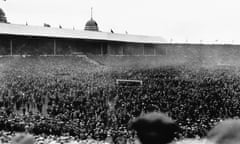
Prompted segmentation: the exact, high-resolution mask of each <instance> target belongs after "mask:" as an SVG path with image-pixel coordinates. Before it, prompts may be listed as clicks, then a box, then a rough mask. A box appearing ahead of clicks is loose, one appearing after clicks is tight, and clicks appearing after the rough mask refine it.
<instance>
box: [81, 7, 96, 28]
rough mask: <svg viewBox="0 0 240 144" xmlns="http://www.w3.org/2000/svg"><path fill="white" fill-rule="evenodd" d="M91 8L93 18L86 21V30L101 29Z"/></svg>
mask: <svg viewBox="0 0 240 144" xmlns="http://www.w3.org/2000/svg"><path fill="white" fill-rule="evenodd" d="M92 15H93V14H92V8H91V19H90V20H89V21H88V22H87V23H86V25H85V28H84V30H87V31H99V29H98V24H97V22H96V21H95V20H94V19H93V16H92Z"/></svg>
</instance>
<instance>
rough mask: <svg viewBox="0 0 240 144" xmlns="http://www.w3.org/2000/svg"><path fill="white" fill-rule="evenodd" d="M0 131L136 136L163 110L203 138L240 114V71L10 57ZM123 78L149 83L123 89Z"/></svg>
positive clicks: (0, 99)
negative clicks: (141, 123)
mask: <svg viewBox="0 0 240 144" xmlns="http://www.w3.org/2000/svg"><path fill="white" fill-rule="evenodd" d="M2 67H4V70H1V71H0V73H1V83H2V86H1V91H0V106H1V111H0V117H1V118H0V130H4V131H9V132H16V131H28V132H30V133H33V134H36V135H42V134H44V135H55V136H62V135H65V134H67V135H69V136H73V137H75V138H77V139H79V140H85V139H90V138H91V139H95V140H98V141H102V140H106V139H108V138H109V137H111V138H112V141H119V139H127V140H131V139H133V138H134V137H135V133H134V131H132V130H130V129H129V128H128V124H129V122H130V121H131V119H133V118H135V117H137V116H139V115H141V114H142V113H146V112H150V111H162V112H164V113H167V114H168V115H169V116H170V117H172V118H173V119H175V120H176V121H177V123H178V125H180V126H181V128H182V131H181V132H180V134H179V137H180V138H182V137H202V136H205V135H206V132H207V131H208V130H209V129H210V128H211V127H212V126H213V125H215V124H216V123H217V122H219V121H221V120H222V119H226V118H237V117H238V116H240V105H239V100H240V97H239V95H240V81H239V79H240V76H239V74H238V72H239V70H238V69H237V68H234V67H227V68H212V69H209V68H208V69H206V68H196V67H194V68H191V67H186V66H164V67H159V68H134V69H133V68H125V69H124V68H114V69H113V68H107V67H104V66H99V65H96V64H91V63H89V62H88V61H87V60H85V59H83V58H78V57H59V58H57V57H54V58H51V57H50V58H49V57H46V58H35V57H34V58H15V59H14V58H9V59H7V60H6V59H5V60H4V63H3V64H2ZM116 79H135V80H142V81H143V85H142V86H131V87H124V86H122V87H119V86H118V85H116V84H115V83H114V82H115V80H116Z"/></svg>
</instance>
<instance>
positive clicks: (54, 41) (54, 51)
mask: <svg viewBox="0 0 240 144" xmlns="http://www.w3.org/2000/svg"><path fill="white" fill-rule="evenodd" d="M56 49H57V46H56V40H55V39H54V40H53V55H56Z"/></svg>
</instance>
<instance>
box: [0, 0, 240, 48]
mask: <svg viewBox="0 0 240 144" xmlns="http://www.w3.org/2000/svg"><path fill="white" fill-rule="evenodd" d="M238 1H239V0H6V1H3V0H0V8H2V9H3V10H4V12H5V13H6V16H7V19H8V21H9V22H10V23H14V24H25V23H26V22H27V23H28V25H39V26H42V25H43V23H48V24H50V25H51V26H52V27H58V26H59V25H61V26H62V27H63V28H68V29H72V28H73V27H74V28H75V29H79V30H83V29H84V25H85V23H86V22H87V21H88V20H89V19H90V17H91V7H93V18H94V19H95V20H96V21H97V23H98V25H99V29H100V30H101V31H104V32H110V30H111V29H113V31H114V32H115V33H125V32H126V31H127V32H128V34H139V35H150V36H161V37H163V38H164V39H165V40H166V41H167V42H170V41H171V42H181V43H185V42H186V43H200V42H201V43H234V44H236V43H238V44H239V43H240V15H239V14H240V8H239V4H240V1H239V2H238Z"/></svg>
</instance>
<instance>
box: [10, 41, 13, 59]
mask: <svg viewBox="0 0 240 144" xmlns="http://www.w3.org/2000/svg"><path fill="white" fill-rule="evenodd" d="M10 55H11V56H12V55H13V42H12V39H11V40H10Z"/></svg>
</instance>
